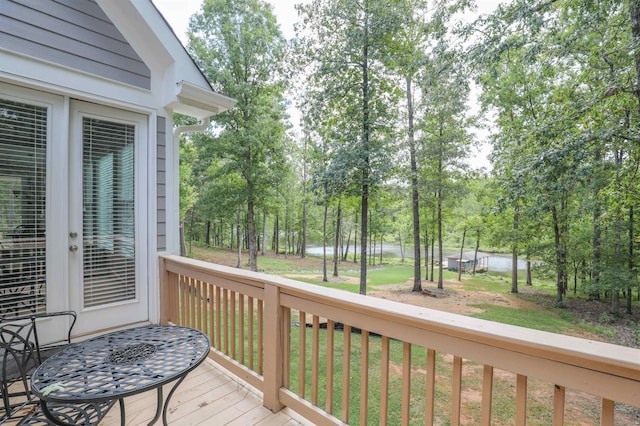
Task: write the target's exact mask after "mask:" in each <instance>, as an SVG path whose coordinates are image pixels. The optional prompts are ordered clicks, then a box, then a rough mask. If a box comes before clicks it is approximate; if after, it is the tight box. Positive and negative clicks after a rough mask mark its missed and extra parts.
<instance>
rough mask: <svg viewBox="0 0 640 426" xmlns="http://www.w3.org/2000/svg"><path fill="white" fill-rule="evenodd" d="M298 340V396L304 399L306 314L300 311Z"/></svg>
mask: <svg viewBox="0 0 640 426" xmlns="http://www.w3.org/2000/svg"><path fill="white" fill-rule="evenodd" d="M299 331H300V338H299V339H298V395H299V396H300V397H301V398H304V394H305V388H306V385H305V377H306V371H307V313H306V312H304V311H300V330H299Z"/></svg>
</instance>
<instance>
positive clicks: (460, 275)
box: [458, 228, 467, 281]
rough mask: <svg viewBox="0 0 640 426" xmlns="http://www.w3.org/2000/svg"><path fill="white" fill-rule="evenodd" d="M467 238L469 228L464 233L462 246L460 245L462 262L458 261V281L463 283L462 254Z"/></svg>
mask: <svg viewBox="0 0 640 426" xmlns="http://www.w3.org/2000/svg"><path fill="white" fill-rule="evenodd" d="M466 237H467V228H464V231H463V232H462V244H461V245H460V260H458V281H462V253H463V252H464V240H465V238H466Z"/></svg>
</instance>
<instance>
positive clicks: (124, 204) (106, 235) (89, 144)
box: [68, 101, 148, 333]
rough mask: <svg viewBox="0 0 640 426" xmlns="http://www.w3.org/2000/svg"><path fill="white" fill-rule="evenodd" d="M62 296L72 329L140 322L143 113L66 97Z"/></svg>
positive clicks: (143, 305) (143, 300) (144, 315)
mask: <svg viewBox="0 0 640 426" xmlns="http://www.w3.org/2000/svg"><path fill="white" fill-rule="evenodd" d="M70 111H71V112H70V114H71V120H70V137H69V182H68V186H69V215H68V218H69V224H68V230H69V232H68V237H69V238H68V253H69V296H70V299H69V300H70V307H71V309H73V310H75V311H76V312H78V323H77V325H76V329H77V330H76V331H77V332H78V333H83V332H92V331H96V330H102V329H106V328H112V327H117V326H121V325H126V324H132V323H136V322H141V321H146V320H147V319H148V288H147V285H146V283H147V276H146V270H145V265H146V247H145V245H144V244H143V241H146V238H145V229H146V225H145V223H144V220H143V218H145V217H146V214H147V211H146V202H145V200H146V191H145V188H146V179H144V175H143V174H142V173H141V172H142V170H143V167H144V166H143V164H144V159H145V158H146V151H145V147H146V146H147V133H148V132H147V117H146V116H144V115H140V114H135V113H131V112H127V111H121V110H117V109H113V108H108V107H103V106H99V105H95V104H90V103H85V102H79V101H71V104H70Z"/></svg>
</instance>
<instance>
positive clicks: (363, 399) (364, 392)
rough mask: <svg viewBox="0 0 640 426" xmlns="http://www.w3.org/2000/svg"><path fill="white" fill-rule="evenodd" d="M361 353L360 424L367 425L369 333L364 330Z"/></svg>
mask: <svg viewBox="0 0 640 426" xmlns="http://www.w3.org/2000/svg"><path fill="white" fill-rule="evenodd" d="M360 345H361V351H360V354H361V355H360V424H361V425H366V424H367V423H368V422H367V420H368V415H369V332H368V331H367V330H362V334H361V344H360Z"/></svg>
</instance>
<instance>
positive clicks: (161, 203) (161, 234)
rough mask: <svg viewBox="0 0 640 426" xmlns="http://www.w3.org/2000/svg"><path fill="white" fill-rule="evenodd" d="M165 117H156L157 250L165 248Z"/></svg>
mask: <svg viewBox="0 0 640 426" xmlns="http://www.w3.org/2000/svg"><path fill="white" fill-rule="evenodd" d="M166 125H167V119H166V118H165V117H158V166H157V170H158V187H157V189H158V251H163V250H166V249H167V135H166Z"/></svg>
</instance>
